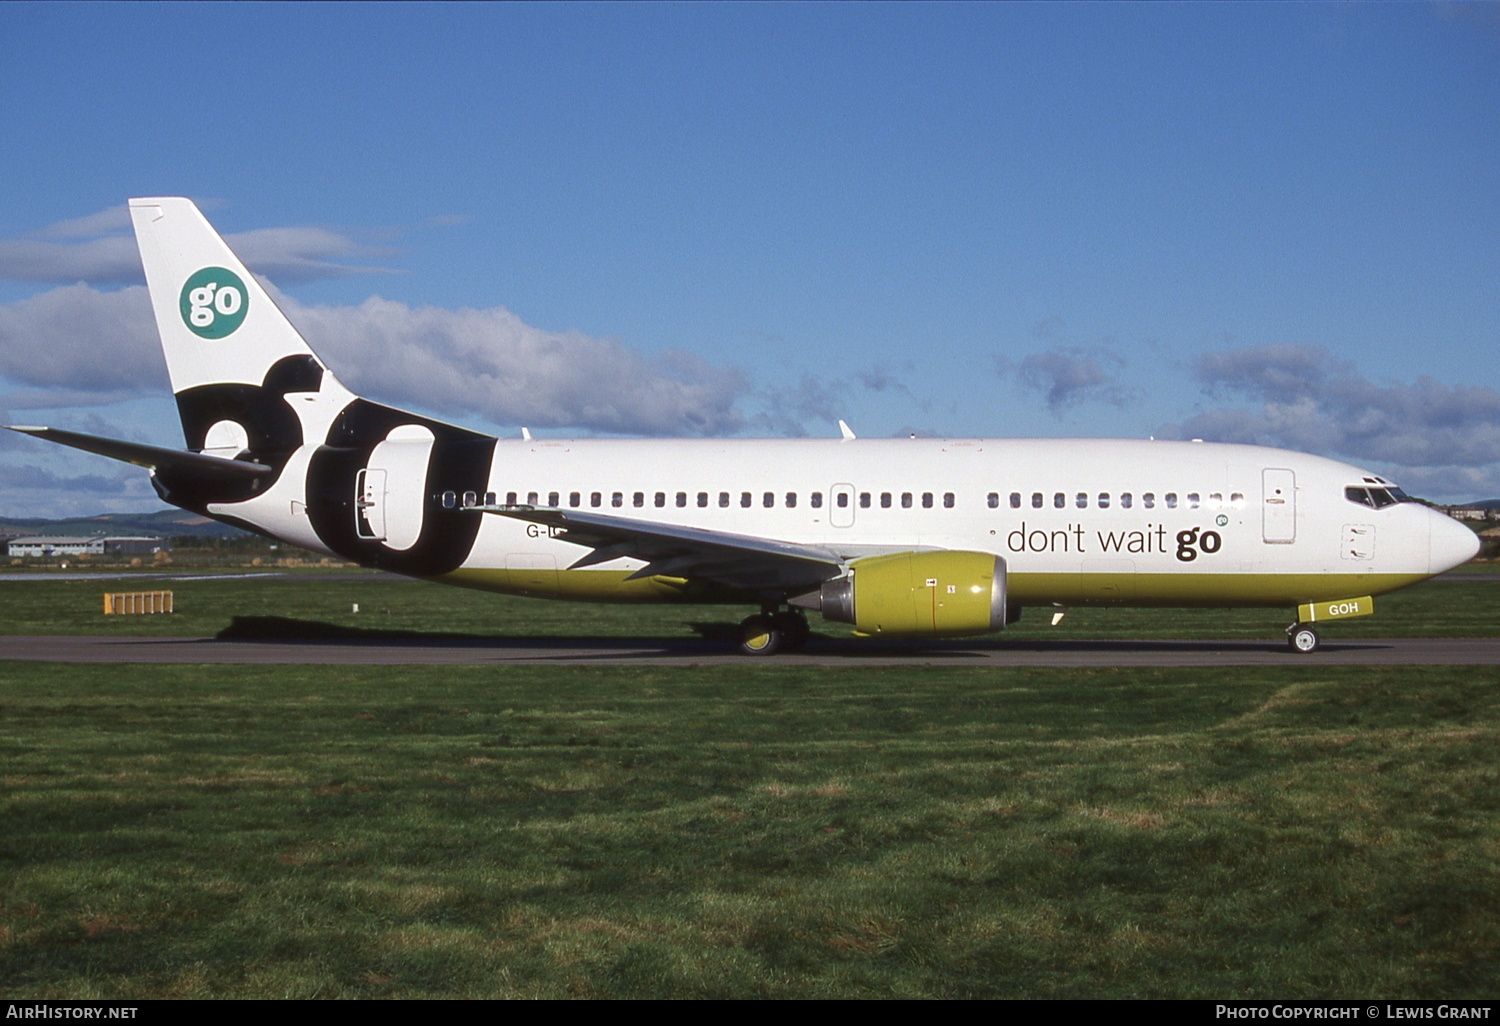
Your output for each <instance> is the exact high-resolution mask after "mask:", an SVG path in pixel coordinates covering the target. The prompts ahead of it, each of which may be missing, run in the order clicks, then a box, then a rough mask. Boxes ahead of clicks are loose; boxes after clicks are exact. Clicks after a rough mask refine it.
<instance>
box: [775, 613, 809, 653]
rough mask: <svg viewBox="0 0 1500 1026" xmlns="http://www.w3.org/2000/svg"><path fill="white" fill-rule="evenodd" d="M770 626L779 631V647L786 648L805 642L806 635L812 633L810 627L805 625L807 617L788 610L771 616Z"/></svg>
mask: <svg viewBox="0 0 1500 1026" xmlns="http://www.w3.org/2000/svg"><path fill="white" fill-rule="evenodd" d="M771 628H772V630H775V631H778V632H780V634H781V638H782V642H781V647H782V648H783V649H787V650H790V649H794V648H801V647H802V646H803V645H805V644H807V636H808V635H809V634H811V633H812V628H811V627H809V626H808V625H807V617H805V616H803V615H802V614H801V613H793V612H790V611H787V612H781V613H777V614H776V615H775V616H773V617H771Z"/></svg>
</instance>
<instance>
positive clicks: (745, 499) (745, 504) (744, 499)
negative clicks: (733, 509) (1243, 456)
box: [740, 492, 750, 509]
mask: <svg viewBox="0 0 1500 1026" xmlns="http://www.w3.org/2000/svg"><path fill="white" fill-rule="evenodd" d="M749 508H750V493H749V492H740V509H749Z"/></svg>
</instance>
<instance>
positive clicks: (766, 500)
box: [760, 492, 776, 509]
mask: <svg viewBox="0 0 1500 1026" xmlns="http://www.w3.org/2000/svg"><path fill="white" fill-rule="evenodd" d="M760 504H761V505H762V506H764V507H766V509H770V508H771V507H772V506H774V505H776V493H775V492H767V493H766V494H765V495H762V496H761V497H760Z"/></svg>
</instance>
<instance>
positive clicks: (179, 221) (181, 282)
mask: <svg viewBox="0 0 1500 1026" xmlns="http://www.w3.org/2000/svg"><path fill="white" fill-rule="evenodd" d="M130 217H131V220H132V221H134V222H135V238H136V243H137V245H139V246H140V250H141V263H142V264H143V265H145V268H146V285H147V287H148V288H149V290H150V293H151V309H152V312H153V313H154V314H155V315H156V329H157V331H158V332H160V334H161V344H162V350H163V351H164V353H165V354H166V358H167V371H168V373H169V374H170V375H171V378H172V391H173V392H176V393H179V394H180V393H182V392H184V391H186V390H187V389H190V388H195V387H197V386H199V385H210V384H221V383H231V382H232V383H237V384H244V385H260V384H261V383H262V382H263V381H264V380H265V377H266V372H267V371H268V370H269V369H270V368H271V367H272V366H273V365H274V364H275V363H276V362H277V361H278V360H281V359H284V358H286V357H288V356H312V355H313V353H312V350H311V349H310V348H308V345H307V343H306V342H305V341H303V339H302V336H301V335H300V334H299V333H298V332H297V329H296V328H294V327H292V324H291V322H290V321H288V320H287V319H286V316H285V315H284V314H283V313H282V312H281V311H280V310H279V309H278V308H277V306H276V304H275V303H274V302H272V301H271V297H270V296H269V295H267V293H266V290H265V289H263V288H261V286H260V283H259V282H258V281H256V280H255V278H254V276H253V275H251V274H250V272H249V271H248V270H246V269H245V265H244V264H242V263H241V262H240V259H239V257H237V256H235V255H234V253H233V251H231V250H230V248H229V247H228V246H227V245H225V243H224V240H223V239H221V238H219V234H218V233H217V232H215V231H214V230H213V228H212V227H211V226H210V225H209V223H208V221H207V220H205V219H204V217H203V215H202V214H201V213H199V212H198V208H197V207H196V206H194V205H193V202H192V201H191V200H186V199H181V198H159V199H133V200H131V201H130Z"/></svg>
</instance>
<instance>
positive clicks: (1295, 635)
mask: <svg viewBox="0 0 1500 1026" xmlns="http://www.w3.org/2000/svg"><path fill="white" fill-rule="evenodd" d="M1322 640H1323V639H1321V638H1319V637H1318V632H1317V631H1315V630H1313V629H1312V628H1311V627H1304V626H1302V625H1300V624H1299V625H1298V626H1295V627H1293V628H1292V629H1291V630H1289V631H1287V635H1286V643H1287V644H1288V645H1290V646H1291V648H1292V651H1293V652H1302V653H1307V652H1316V651H1317V650H1318V645H1319V644H1320V643H1321V642H1322Z"/></svg>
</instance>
